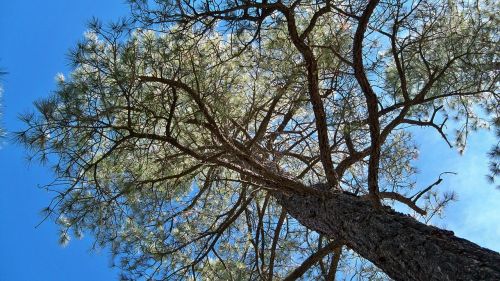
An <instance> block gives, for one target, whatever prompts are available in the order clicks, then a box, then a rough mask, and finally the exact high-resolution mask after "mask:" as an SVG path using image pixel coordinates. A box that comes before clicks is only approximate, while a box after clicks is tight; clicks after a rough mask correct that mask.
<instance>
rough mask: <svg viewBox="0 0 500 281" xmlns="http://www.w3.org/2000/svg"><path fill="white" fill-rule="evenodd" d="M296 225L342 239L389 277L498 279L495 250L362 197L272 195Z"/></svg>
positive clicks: (499, 267)
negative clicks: (381, 206) (294, 220)
mask: <svg viewBox="0 0 500 281" xmlns="http://www.w3.org/2000/svg"><path fill="white" fill-rule="evenodd" d="M276 197H277V199H278V201H279V202H280V204H282V205H283V207H285V208H286V210H287V212H288V213H289V214H290V215H291V216H293V217H294V218H295V219H297V220H298V221H299V222H300V223H301V224H302V225H304V226H306V227H307V228H309V229H311V230H315V231H317V232H319V233H320V234H322V235H324V236H326V237H330V238H334V239H342V240H343V241H344V243H345V245H347V246H348V247H350V248H351V249H352V250H354V251H356V252H357V253H358V254H360V255H361V256H362V257H364V258H366V259H368V260H369V261H371V262H373V263H374V264H375V265H376V266H378V267H379V268H380V269H382V270H383V271H384V272H385V273H386V274H387V275H389V276H390V277H391V278H393V279H395V280H426V281H428V280H500V255H499V254H498V253H497V252H494V251H491V250H488V249H485V248H482V247H480V246H478V245H476V244H474V243H472V242H469V241H467V240H465V239H462V238H458V237H456V236H454V234H453V232H451V231H446V230H441V229H439V228H436V227H433V226H428V225H425V224H423V223H420V222H418V221H417V220H415V219H413V218H412V217H409V216H407V215H405V214H401V213H398V212H396V211H394V210H393V209H391V208H389V207H384V208H375V207H374V206H373V204H372V203H371V202H370V201H368V200H367V199H365V198H361V197H357V196H353V195H350V194H344V193H335V194H333V195H332V196H330V197H329V198H327V199H325V198H320V197H317V196H314V195H291V196H286V195H276Z"/></svg>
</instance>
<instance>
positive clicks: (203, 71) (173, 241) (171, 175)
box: [18, 1, 498, 280]
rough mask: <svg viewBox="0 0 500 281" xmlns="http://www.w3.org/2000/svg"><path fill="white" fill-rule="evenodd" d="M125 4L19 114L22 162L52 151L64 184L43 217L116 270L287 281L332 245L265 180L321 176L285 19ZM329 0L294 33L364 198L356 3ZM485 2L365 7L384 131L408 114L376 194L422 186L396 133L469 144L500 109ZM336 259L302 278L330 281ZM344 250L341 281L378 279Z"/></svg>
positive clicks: (440, 201) (234, 7)
mask: <svg viewBox="0 0 500 281" xmlns="http://www.w3.org/2000/svg"><path fill="white" fill-rule="evenodd" d="M131 2H132V6H133V7H134V10H133V11H134V16H135V20H136V22H135V24H131V23H129V22H125V21H124V22H119V23H116V24H113V25H111V26H109V27H108V28H103V27H102V25H101V24H100V23H99V22H98V21H94V22H92V23H91V25H90V28H89V31H88V32H87V33H86V34H85V38H84V39H83V41H82V42H80V43H79V44H78V45H77V47H76V48H75V49H74V50H73V51H72V56H71V58H72V63H73V65H74V70H73V71H72V73H71V74H70V75H69V77H68V78H67V79H66V78H65V77H64V76H63V75H58V77H57V81H58V90H57V91H56V92H55V93H54V94H53V95H52V96H50V97H48V98H45V99H43V100H40V101H38V102H37V103H36V104H35V107H36V112H35V113H33V114H28V115H26V116H24V117H23V120H24V121H25V123H26V124H27V129H26V130H25V131H23V132H20V133H19V134H18V137H19V140H20V141H21V142H22V143H24V144H25V145H26V146H27V147H28V148H29V149H31V150H32V151H33V156H36V157H39V158H40V159H41V160H43V161H46V160H53V161H55V164H54V171H55V174H56V176H57V180H56V181H55V182H54V183H53V184H52V185H51V186H50V187H51V188H53V189H55V190H57V192H58V193H57V195H56V196H55V198H54V201H53V204H52V205H51V206H50V207H49V208H48V212H49V215H51V216H54V217H56V218H57V223H58V224H59V226H60V227H61V236H60V242H61V244H63V245H65V244H66V243H68V241H69V239H70V236H69V235H70V233H71V232H70V231H71V230H72V232H73V233H74V234H75V236H77V237H78V236H81V235H82V234H83V233H85V232H90V233H91V234H92V235H93V236H94V237H95V238H96V240H97V243H98V244H99V245H102V246H109V247H110V248H111V251H112V254H113V257H114V261H115V262H116V265H118V266H120V267H121V268H122V269H123V270H124V276H123V279H127V278H131V279H136V278H139V277H144V276H152V277H153V276H154V277H155V278H163V279H167V280H174V279H187V278H196V277H199V276H203V277H204V279H206V280H242V279H244V280H246V279H253V280H255V279H263V278H264V276H267V274H270V267H271V264H273V270H274V271H273V275H274V276H275V277H277V278H282V277H285V276H286V275H287V274H288V273H289V272H291V271H292V270H293V269H294V268H293V267H292V265H295V264H296V262H295V260H299V261H301V260H304V259H305V258H306V257H307V256H309V255H310V254H312V253H314V252H315V251H316V250H318V249H319V248H320V247H321V244H322V243H324V241H325V240H326V239H325V238H323V237H321V235H318V234H317V233H314V232H311V231H309V230H308V229H306V228H305V227H303V226H301V225H300V224H298V223H297V222H296V221H295V220H294V219H293V218H291V217H289V216H288V215H286V213H282V212H284V210H282V208H281V207H280V206H279V204H278V203H277V202H276V200H275V199H274V198H273V197H272V196H271V194H272V192H273V190H275V188H276V187H275V185H272V184H269V183H270V182H272V183H276V182H278V183H282V184H283V186H286V184H287V183H289V182H300V183H302V184H304V185H311V184H314V183H317V182H324V181H325V171H324V167H323V166H322V165H321V162H320V161H319V156H318V155H319V151H320V148H319V145H318V137H317V134H318V133H317V128H316V127H315V123H314V122H315V115H314V112H313V110H314V108H313V106H311V103H310V96H309V93H310V89H309V88H308V83H310V81H309V78H308V77H309V76H308V72H307V68H306V67H305V66H306V62H305V60H304V58H303V56H302V54H301V52H300V51H299V50H298V49H297V48H296V46H295V45H294V42H293V40H292V39H291V35H290V34H289V28H290V27H289V25H287V19H286V18H285V17H284V16H283V15H282V14H281V13H280V12H279V11H273V12H267V10H265V9H262V8H259V5H260V4H259V3H257V4H256V8H252V9H247V10H245V9H243V8H239V7H240V6H239V5H241V3H240V4H238V3H239V1H228V2H224V1H222V2H223V3H221V5H220V6H218V7H215V4H213V5H212V4H210V5H209V4H207V5H206V6H199V5H201V3H200V4H199V5H198V4H194V3H190V2H189V1H188V2H186V3H184V4H179V3H177V2H175V1H156V4H154V3H149V4H148V2H149V1H131ZM233 2H234V3H233ZM249 2H252V3H253V2H254V1H249ZM337 2H338V1H333V3H334V5H336V7H338V10H333V11H334V12H330V13H327V14H326V15H325V16H320V17H319V19H318V20H317V22H316V24H315V26H314V28H313V29H312V30H311V32H310V33H309V34H308V35H307V36H306V37H305V39H304V40H305V42H306V43H307V45H308V46H310V47H311V48H312V50H313V55H314V56H315V57H316V59H317V62H318V73H317V74H318V80H319V87H320V89H319V91H320V95H321V100H322V102H323V103H324V107H325V108H326V116H325V118H326V120H327V131H328V134H329V136H330V140H331V143H330V145H331V151H330V154H331V155H332V158H333V162H334V163H335V165H338V166H339V167H344V168H343V169H340V168H339V169H337V170H336V172H338V173H339V176H340V184H339V187H338V188H339V189H342V190H344V191H349V192H354V193H356V194H357V195H365V194H367V193H368V187H367V178H368V172H367V163H368V159H367V157H368V155H369V152H370V137H369V128H368V121H367V119H366V117H367V108H366V104H365V96H364V95H363V92H362V90H361V89H360V87H359V85H358V83H357V81H356V79H355V77H354V75H353V64H352V62H351V53H352V51H353V50H352V49H353V41H354V32H355V29H356V18H355V17H353V16H352V15H351V13H352V14H360V13H361V11H362V5H364V4H362V3H361V2H363V1H361V2H360V3H357V2H358V1H354V2H356V3H353V4H351V5H350V6H349V7H348V6H347V4H343V3H340V2H338V3H337ZM283 3H284V5H289V4H290V3H288V1H283ZM297 3H298V2H297ZM318 3H319V2H318ZM189 4H192V5H193V6H192V7H191V8H192V9H188V7H187V6H186V5H189ZM177 5H181V6H182V5H185V6H182V7H184V8H185V9H181V8H180V7H178V6H177ZM495 5H496V4H492V3H489V2H488V1H485V2H481V3H478V4H477V5H475V6H474V5H472V4H471V3H469V2H465V3H464V2H458V1H457V2H456V3H455V2H454V1H449V3H448V4H446V3H441V2H439V1H419V2H418V3H413V2H404V1H396V2H394V3H392V2H388V3H383V4H381V5H380V6H379V8H378V9H377V10H376V16H375V19H374V20H373V22H372V23H371V24H370V26H369V30H370V32H369V34H368V35H367V36H366V38H365V46H364V50H363V52H364V55H365V57H366V58H365V71H366V72H367V76H368V77H369V80H370V83H371V84H372V87H373V88H374V89H376V90H375V92H376V94H377V96H378V98H379V110H380V118H379V119H380V123H381V125H382V127H383V128H390V126H391V124H392V123H393V122H394V120H398V118H399V117H398V116H399V115H400V114H401V112H402V111H404V110H406V108H407V107H408V111H407V113H406V115H405V116H403V117H404V119H401V120H400V121H399V123H398V124H397V125H396V126H395V128H392V129H387V134H386V135H385V137H384V138H385V139H384V144H383V146H382V147H381V159H380V167H381V170H380V175H379V185H380V190H381V191H384V192H397V193H399V194H402V195H404V196H407V195H408V194H410V193H412V194H413V193H415V190H414V189H415V188H416V184H415V182H414V180H413V175H414V174H415V173H416V169H415V167H414V166H413V164H414V162H413V160H415V159H416V158H417V157H418V149H417V147H416V145H415V140H414V139H413V135H412V134H411V131H410V130H407V129H406V127H405V126H407V125H416V126H426V127H430V128H431V129H436V131H437V135H438V136H441V137H443V138H444V139H445V140H446V141H447V142H449V143H450V144H454V145H455V146H457V148H458V149H460V150H463V148H464V147H465V144H466V139H467V135H468V133H469V131H470V130H474V129H477V128H480V127H488V126H490V124H491V122H489V121H488V118H490V117H493V118H498V117H497V116H498V112H497V110H498V95H497V93H496V92H495V90H496V87H497V84H498V71H497V64H498V63H497V62H496V60H497V59H498V58H497V55H496V53H497V52H496V51H497V48H498V44H497V39H498V38H497V35H495V34H498V33H496V32H498V22H497V21H498V20H497V19H496V17H495V13H494V12H493V11H496V10H498V9H497V8H498V7H496V6H495ZM323 6H324V4H322V3H320V4H310V3H300V4H297V6H295V8H294V9H295V14H294V16H295V18H296V26H297V29H298V30H299V31H301V32H303V31H304V30H307V26H308V25H309V23H310V21H311V19H312V18H313V17H314V15H315V14H316V13H317V12H318V11H319V10H320V9H321V8H322V7H323ZM226 8H228V9H231V11H229V12H228V11H225V9H226ZM217 9H218V10H219V11H223V12H220V13H217V12H216V10H217ZM344 10H345V11H348V12H342V11H344ZM194 11H197V12H194ZM202 12H205V13H206V15H205V14H203V13H202ZM264 12H265V13H267V14H266V15H267V16H266V17H264V18H263V19H262V20H260V21H259V20H257V21H256V22H255V21H252V18H251V17H249V19H248V20H245V15H254V16H255V17H257V16H256V15H261V14H262V13H264ZM137 26H139V27H137ZM397 61H399V64H401V65H402V69H398V67H397V64H398V63H397ZM403 108H404V109H403ZM482 108H485V109H487V110H488V112H489V113H482V112H481V110H482ZM452 117H453V120H454V121H453V124H450V128H448V129H447V127H446V126H445V123H446V122H447V121H448V119H451V118H452ZM496 120H498V119H496ZM448 123H449V121H448ZM448 123H446V124H448ZM393 129H394V130H393ZM453 130H456V134H455V135H456V137H455V139H456V141H454V142H453V141H449V140H448V137H447V136H448V135H449V134H450V132H451V133H453V132H452V131H453ZM497 150H498V149H497ZM493 154H494V153H493ZM356 155H361V156H360V157H358V156H356ZM350 157H351V158H354V159H355V160H353V161H352V162H350V161H351V160H352V159H351V158H350ZM346 159H347V160H346ZM342 165H344V166H342ZM497 170H498V169H497ZM290 179H293V180H290ZM269 190H271V192H270V191H269ZM432 192H434V191H432ZM432 192H431V193H428V196H424V197H422V198H423V199H426V200H427V201H426V203H424V205H425V206H426V209H427V211H429V214H428V216H432V215H433V214H434V213H435V212H440V211H441V210H442V208H443V207H444V205H445V203H447V202H448V201H449V200H450V199H452V198H453V196H452V195H443V194H440V193H438V192H435V193H432ZM417 199H418V198H417ZM281 217H282V218H281ZM280 218H281V219H280ZM421 219H425V218H421ZM273 241H274V242H273ZM333 257H334V254H332V253H330V254H329V255H327V256H325V257H324V258H323V259H322V260H321V262H320V263H319V264H318V265H317V266H315V267H314V268H313V269H312V270H310V271H309V272H308V273H307V274H308V278H309V279H311V280H316V279H318V280H319V279H321V278H323V276H325V275H326V272H325V267H328V266H329V264H330V263H332V262H333V260H334V259H333ZM356 258H358V257H356ZM352 259H353V254H350V253H349V252H347V251H344V254H343V255H342V261H341V263H340V265H341V266H340V267H339V270H341V271H342V272H343V273H344V276H355V275H356V276H358V277H359V276H362V277H367V278H368V277H371V278H374V279H381V278H384V276H383V275H382V273H380V271H378V270H377V269H376V268H374V267H373V266H372V265H370V264H365V262H364V263H361V265H360V266H358V265H356V266H353V263H352V262H349V261H350V260H352ZM291 261H294V262H291Z"/></svg>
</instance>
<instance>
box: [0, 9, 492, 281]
mask: <svg viewBox="0 0 500 281" xmlns="http://www.w3.org/2000/svg"><path fill="white" fill-rule="evenodd" d="M123 2H124V1H122V0H106V1H102V0H101V1H99V0H85V1H83V0H81V1H63V0H50V1H39V0H25V1H0V41H1V43H0V68H3V69H4V70H6V71H7V72H8V75H6V76H4V77H3V78H1V82H2V84H3V86H4V94H3V101H2V104H3V111H4V114H3V121H2V123H3V126H4V127H5V128H6V129H7V130H8V131H16V130H19V129H20V128H22V124H21V123H20V122H19V120H18V119H17V116H18V113H20V112H26V111H28V110H30V109H31V108H32V102H33V101H34V100H36V99H38V98H40V97H44V96H47V95H48V94H49V93H50V92H51V91H53V90H54V89H55V82H54V77H55V76H56V74H57V73H59V72H62V73H68V71H69V66H68V60H67V57H66V54H67V53H68V49H69V48H71V47H73V46H74V45H75V43H76V41H77V40H79V39H81V37H82V36H83V33H84V31H85V30H86V26H85V23H86V22H87V21H88V20H89V19H90V18H91V17H93V16H96V17H98V18H100V19H102V20H103V21H109V20H113V19H118V18H119V17H120V16H124V15H126V14H127V13H128V7H127V6H126V5H125V4H124V3H123ZM417 135H418V136H419V143H420V144H421V149H422V151H421V154H420V159H419V160H418V164H419V168H420V171H421V173H420V174H419V176H418V184H419V186H420V187H426V186H427V185H428V184H430V183H432V182H434V181H435V180H436V178H437V176H438V175H439V174H440V173H441V172H444V171H453V172H458V175H457V176H447V177H446V179H445V181H444V182H443V183H442V184H441V185H440V186H438V187H437V188H439V189H443V190H446V189H453V190H455V191H456V192H457V193H458V196H459V201H458V202H456V203H453V204H452V205H451V206H450V207H449V208H448V209H447V211H446V217H445V218H444V219H437V220H435V221H434V223H436V224H437V225H439V226H444V227H446V228H448V229H451V230H453V231H454V232H455V233H456V234H457V235H458V236H460V237H463V238H467V239H469V240H471V241H473V242H475V243H478V244H479V245H481V246H485V247H488V248H490V249H493V250H496V251H500V239H499V237H500V212H498V211H497V209H496V208H495V207H496V206H498V204H499V202H500V191H498V190H496V189H495V188H494V186H493V185H490V184H487V183H486V180H485V177H484V175H485V174H486V172H487V158H486V157H485V154H486V151H487V150H488V149H489V148H490V146H491V144H492V143H493V142H494V141H495V139H494V136H493V135H492V134H490V133H487V132H482V133H479V134H476V135H473V136H472V138H471V140H470V142H469V144H470V146H469V147H468V149H467V151H466V153H465V155H464V156H461V157H460V156H459V155H458V153H457V152H456V151H454V150H450V149H449V148H448V147H447V146H446V144H445V143H444V142H442V141H441V140H440V139H439V138H438V137H437V136H436V135H435V134H433V133H432V132H431V131H423V130H421V131H418V133H417ZM1 146H2V148H1V149H0V280H2V281H3V280H5V281H17V280H20V281H37V280H41V281H45V280H47V281H58V280H61V281H62V280H116V278H117V275H118V271H117V270H115V269H111V268H109V267H108V264H109V258H108V255H107V252H106V251H100V252H96V251H91V250H90V248H91V246H92V242H93V241H92V239H91V238H90V237H86V238H84V239H83V240H72V241H71V242H70V244H69V245H68V246H67V247H65V248H62V247H61V246H59V245H58V243H57V240H58V235H57V229H56V227H55V226H54V224H53V223H52V222H50V221H48V222H45V223H43V224H42V225H41V226H40V227H38V228H35V226H36V225H37V224H38V223H39V222H40V220H41V219H42V217H41V216H40V213H39V211H40V210H41V209H42V208H43V207H45V206H46V205H47V204H48V202H49V200H50V198H51V195H50V194H49V193H47V192H45V191H43V190H41V189H39V188H37V186H39V185H43V184H45V183H48V182H50V179H51V172H50V170H48V169H47V168H44V167H40V166H39V165H38V164H37V163H31V164H29V162H28V161H27V160H26V158H25V156H26V152H25V151H24V150H23V148H22V147H20V146H19V145H16V144H12V143H10V142H9V139H7V140H4V141H3V142H2V144H1Z"/></svg>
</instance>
